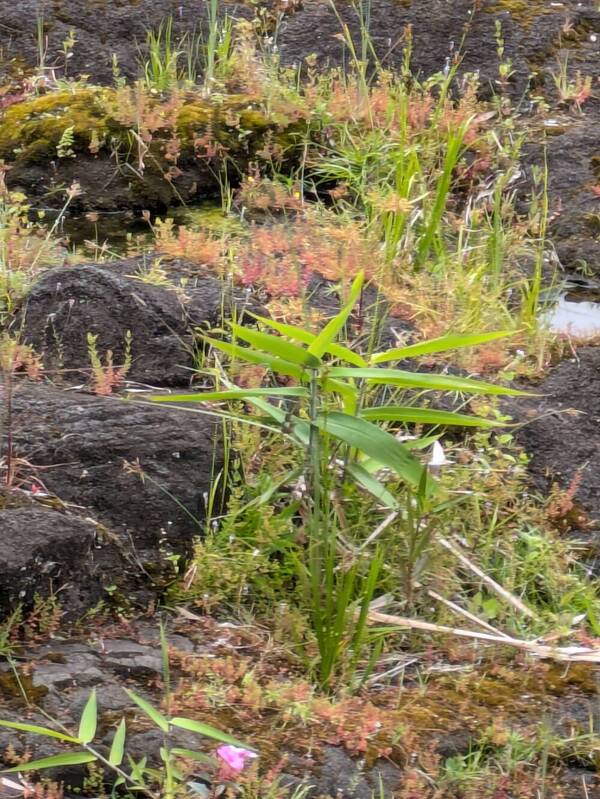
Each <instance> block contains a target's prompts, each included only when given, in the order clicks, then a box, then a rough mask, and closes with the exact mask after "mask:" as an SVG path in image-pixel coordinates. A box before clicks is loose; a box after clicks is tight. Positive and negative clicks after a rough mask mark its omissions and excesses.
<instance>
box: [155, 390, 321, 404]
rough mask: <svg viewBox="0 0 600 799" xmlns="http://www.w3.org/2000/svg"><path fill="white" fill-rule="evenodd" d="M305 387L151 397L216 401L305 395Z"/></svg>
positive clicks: (161, 399) (161, 400)
mask: <svg viewBox="0 0 600 799" xmlns="http://www.w3.org/2000/svg"><path fill="white" fill-rule="evenodd" d="M307 396H308V391H307V390H306V389H305V388H302V387H297V388H293V387H292V388H232V389H229V390H227V391H202V392H200V391H199V392H197V393H196V394H168V395H165V396H158V397H152V400H153V402H218V401H221V400H223V401H224V400H245V399H248V398H250V397H307Z"/></svg>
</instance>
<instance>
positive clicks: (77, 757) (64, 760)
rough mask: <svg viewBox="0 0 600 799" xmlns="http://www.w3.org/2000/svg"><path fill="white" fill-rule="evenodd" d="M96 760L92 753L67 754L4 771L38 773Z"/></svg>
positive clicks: (31, 761)
mask: <svg viewBox="0 0 600 799" xmlns="http://www.w3.org/2000/svg"><path fill="white" fill-rule="evenodd" d="M96 760H98V758H97V757H96V755H93V754H91V752H65V753H64V754H62V755H52V756H51V757H42V758H41V759H40V760H30V761H29V762H28V763H20V764H19V765H18V766H13V767H12V768H7V769H4V771H6V772H10V771H19V772H21V771H37V770H38V769H44V768H54V767H55V766H79V765H81V764H82V763H93V762H94V761H96Z"/></svg>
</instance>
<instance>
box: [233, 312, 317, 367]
mask: <svg viewBox="0 0 600 799" xmlns="http://www.w3.org/2000/svg"><path fill="white" fill-rule="evenodd" d="M231 329H232V331H233V333H234V335H235V336H236V337H237V338H241V339H242V341H247V342H248V344H252V346H254V347H256V348H257V349H259V350H261V351H263V352H267V353H268V354H269V355H272V356H273V357H274V358H281V359H282V360H284V361H289V363H296V364H298V365H299V366H306V367H307V368H308V369H318V368H319V366H320V365H321V359H320V358H317V357H316V356H315V355H313V354H312V353H311V352H309V351H308V350H305V349H304V347H299V346H298V345H297V344H292V343H291V342H289V341H286V340H285V339H284V338H281V336H271V335H270V334H269V333H260V332H259V331H258V330H251V329H250V328H248V327H242V326H241V325H236V324H233V323H232V324H231Z"/></svg>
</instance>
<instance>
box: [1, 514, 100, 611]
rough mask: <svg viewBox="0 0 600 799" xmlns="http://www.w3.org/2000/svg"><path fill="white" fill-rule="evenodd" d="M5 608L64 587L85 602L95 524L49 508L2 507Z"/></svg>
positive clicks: (2, 560)
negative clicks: (83, 592) (83, 593)
mask: <svg viewBox="0 0 600 799" xmlns="http://www.w3.org/2000/svg"><path fill="white" fill-rule="evenodd" d="M0 539H1V540H2V546H1V547H0V608H6V607H7V606H12V607H14V606H15V605H16V604H17V603H19V602H23V603H25V604H27V603H28V602H30V601H31V600H32V599H33V596H34V595H35V594H38V593H39V594H40V595H42V596H43V595H47V594H48V593H49V592H50V591H51V590H57V589H58V588H60V587H61V586H63V585H67V586H71V587H70V588H69V589H68V591H67V592H66V594H67V596H68V597H70V600H71V602H75V603H76V604H77V605H79V601H78V600H79V599H81V597H79V596H78V592H77V590H76V589H74V588H73V587H72V586H73V585H76V586H78V587H79V588H81V586H83V585H86V584H87V590H88V591H89V594H90V595H92V594H93V589H92V586H91V585H90V584H89V580H90V553H91V550H92V544H93V541H94V527H93V525H91V524H90V523H89V522H87V521H85V520H81V519H74V518H70V517H68V516H66V515H64V514H62V513H57V512H54V511H52V510H48V509H45V508H35V507H21V508H18V507H17V508H10V507H5V508H0Z"/></svg>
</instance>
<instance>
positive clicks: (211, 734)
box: [171, 716, 254, 751]
mask: <svg viewBox="0 0 600 799" xmlns="http://www.w3.org/2000/svg"><path fill="white" fill-rule="evenodd" d="M171 724H172V725H173V726H174V727H180V728H181V729H182V730H189V731H190V732H196V733H198V735H204V737H205V738H212V740H213V741H220V742H221V743H225V744H231V745H232V746H238V747H240V748H241V749H248V750H249V751H254V747H252V746H247V745H246V744H244V743H242V742H241V741H239V740H238V739H237V738H234V737H233V736H232V735H227V733H225V732H221V730H218V729H217V728H216V727H211V726H210V724H203V723H202V722H201V721H193V719H186V718H182V717H180V716H177V717H176V718H174V719H171Z"/></svg>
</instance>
